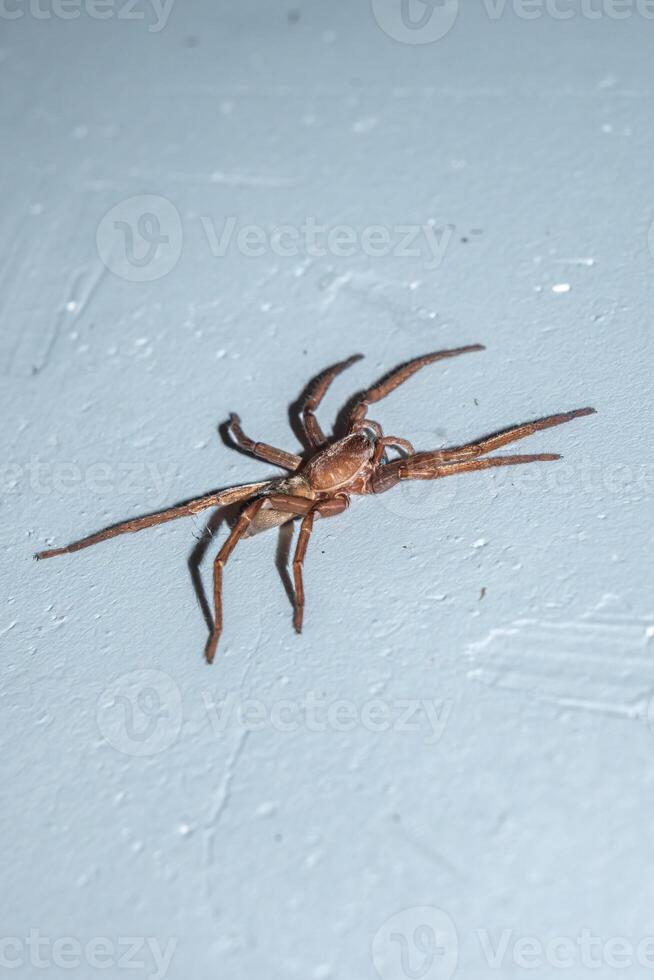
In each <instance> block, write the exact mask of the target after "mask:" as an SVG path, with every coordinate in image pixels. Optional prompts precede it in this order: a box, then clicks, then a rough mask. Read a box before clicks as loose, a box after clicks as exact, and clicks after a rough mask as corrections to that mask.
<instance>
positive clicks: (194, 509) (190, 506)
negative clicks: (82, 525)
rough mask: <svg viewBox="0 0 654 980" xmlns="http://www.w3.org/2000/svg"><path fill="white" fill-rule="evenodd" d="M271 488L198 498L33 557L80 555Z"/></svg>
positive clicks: (252, 487) (234, 489)
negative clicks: (96, 546)
mask: <svg viewBox="0 0 654 980" xmlns="http://www.w3.org/2000/svg"><path fill="white" fill-rule="evenodd" d="M267 486H268V482H266V483H249V484H247V485H245V486H242V487H231V488H230V489H229V490H220V491H218V492H217V493H211V494H208V495H207V496H206V497H196V498H195V499H194V500H188V501H187V502H186V503H184V504H180V505H179V506H177V507H171V508H169V509H168V510H162V511H159V512H158V513H156V514H147V515H146V516H145V517H136V518H134V519H133V520H130V521H123V522H122V523H120V524H113V525H112V526H111V527H108V528H105V529H104V530H103V531H98V533H97V534H91V535H89V536H88V537H87V538H82V539H81V540H80V541H74V542H73V543H72V544H69V545H66V547H65V548H52V549H51V550H49V551H39V552H38V553H37V554H36V555H35V556H34V557H35V558H36V559H37V561H40V560H42V559H43V558H54V557H55V556H56V555H67V554H70V553H71V552H73V551H81V550H82V548H90V547H91V545H94V544H99V543H100V541H107V540H108V539H109V538H115V537H116V536H117V535H119V534H129V533H131V532H133V531H142V530H143V529H144V528H146V527H155V526H156V525H157V524H165V523H166V522H167V521H176V520H177V519H178V518H179V517H189V516H190V515H192V514H199V513H200V512H201V511H203V510H207V509H208V508H209V507H227V506H228V505H229V504H235V503H237V502H238V501H239V500H245V499H246V498H247V497H251V496H252V495H253V494H255V493H257V491H259V490H262V489H263V488H264V487H267Z"/></svg>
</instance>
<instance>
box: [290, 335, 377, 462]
mask: <svg viewBox="0 0 654 980" xmlns="http://www.w3.org/2000/svg"><path fill="white" fill-rule="evenodd" d="M362 357H363V354H353V355H352V357H348V358H347V359H346V360H345V361H339V363H338V364H334V365H333V366H332V367H330V368H327V370H325V371H323V372H322V373H321V374H319V375H318V376H317V377H316V378H314V379H313V381H311V382H310V384H309V387H308V389H307V393H306V395H305V397H304V400H303V402H302V404H301V408H300V411H301V414H302V428H303V430H304V434H305V436H306V438H307V440H308V442H309V444H310V445H311V446H312V447H313V448H314V449H317V448H318V447H319V446H322V445H324V444H325V442H327V437H326V436H325V434H324V432H323V431H322V429H321V428H320V424H319V422H318V419H317V418H316V416H315V411H316V409H317V408H318V406H319V405H320V402H321V401H322V400H323V398H324V397H325V394H326V392H327V389H328V388H329V386H330V384H331V383H332V381H333V380H334V378H335V377H337V375H339V374H340V373H341V372H342V371H345V370H346V369H347V368H349V367H351V366H352V365H353V364H355V363H356V362H357V361H360V360H361V358H362Z"/></svg>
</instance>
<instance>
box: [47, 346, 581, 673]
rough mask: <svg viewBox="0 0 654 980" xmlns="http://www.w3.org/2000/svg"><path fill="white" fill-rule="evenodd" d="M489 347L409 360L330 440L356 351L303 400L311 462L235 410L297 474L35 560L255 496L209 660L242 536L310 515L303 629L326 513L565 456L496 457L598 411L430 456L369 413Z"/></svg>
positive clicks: (361, 399)
mask: <svg viewBox="0 0 654 980" xmlns="http://www.w3.org/2000/svg"><path fill="white" fill-rule="evenodd" d="M481 350H485V348H484V346H483V345H482V344H473V345H470V346H468V347H459V348H456V349H454V350H444V351H437V352H435V353H432V354H425V355H424V356H422V357H417V358H415V359H414V360H411V361H408V362H407V363H406V364H403V365H401V366H400V367H398V368H396V369H395V370H394V371H391V372H390V373H389V374H387V375H385V376H384V377H383V378H382V379H381V380H380V381H378V382H377V384H375V385H373V387H371V388H368V389H367V390H366V391H363V392H362V393H360V394H359V395H358V396H356V397H355V398H354V399H353V400H352V401H351V402H350V403H349V406H346V410H345V421H346V434H345V436H344V437H343V438H339V439H331V440H330V439H328V438H327V437H326V436H325V435H324V433H323V431H322V429H321V428H320V424H319V423H318V420H317V418H316V414H315V413H316V409H317V408H318V406H319V405H320V402H321V401H322V399H323V398H324V396H325V393H326V392H327V389H328V388H329V386H330V385H331V383H332V381H333V380H334V378H336V377H337V375H339V374H340V373H341V372H342V371H344V370H345V369H346V368H349V367H351V365H353V364H354V363H355V362H356V361H359V360H360V359H361V357H362V356H363V355H361V354H355V355H354V356H352V357H348V358H347V360H345V361H340V362H339V363H338V364H334V365H333V366H332V367H330V368H327V370H325V371H324V372H323V373H322V374H319V375H318V376H317V377H316V378H315V379H314V380H313V381H312V382H311V383H310V384H309V386H308V387H307V389H305V394H304V397H303V399H302V401H301V402H300V406H299V409H300V410H299V415H300V417H301V429H302V434H303V435H304V437H305V439H306V441H307V443H308V444H309V446H310V449H311V452H310V454H309V455H308V458H307V459H303V457H302V456H298V455H296V454H295V453H288V452H285V451H284V450H283V449H275V448H274V447H273V446H269V445H267V444H266V443H264V442H254V441H253V440H252V439H249V438H248V436H246V435H245V434H244V432H243V430H242V428H241V421H240V419H239V417H238V415H231V416H230V419H229V423H228V431H229V432H230V434H231V436H232V437H233V439H234V441H235V442H236V444H237V445H238V446H240V448H241V449H243V450H245V451H246V452H247V453H250V454H251V455H252V456H256V457H257V458H258V459H262V460H265V461H266V462H268V463H272V464H274V465H275V466H279V467H281V468H282V469H285V470H287V471H288V473H289V475H288V476H285V477H278V478H276V479H272V480H267V481H265V482H264V483H248V484H246V485H244V486H238V487H232V488H230V489H227V490H219V491H216V492H214V493H210V494H208V495H206V496H202V497H197V498H194V499H193V500H189V501H187V502H186V503H183V504H179V505H178V506H176V507H172V508H170V509H169V510H164V511H161V512H159V513H156V514H149V515H147V516H145V517H139V518H135V519H133V520H128V521H124V522H123V523H120V524H114V525H112V526H111V527H108V528H106V529H105V530H103V531H99V532H98V533H96V534H92V535H90V536H89V537H86V538H82V539H81V540H80V541H75V542H73V543H72V544H69V545H67V547H65V548H54V549H52V550H49V551H41V552H39V553H38V554H37V555H35V558H36V559H37V560H38V559H43V558H53V557H54V556H55V555H64V554H69V553H71V552H74V551H79V550H80V549H82V548H88V547H89V546H90V545H94V544H98V543H99V542H100V541H106V540H107V539H108V538H113V537H116V535H119V534H125V533H127V532H132V531H140V530H142V529H143V528H146V527H154V526H155V525H157V524H163V523H164V522H166V521H172V520H176V519H177V518H178V517H186V516H188V515H191V514H198V513H200V512H201V511H204V510H206V509H208V508H210V507H226V506H228V505H231V504H235V503H240V502H245V501H247V503H245V506H243V508H242V509H241V511H240V514H239V516H238V518H237V519H236V521H235V523H234V525H233V527H232V530H231V532H230V534H229V536H228V538H227V540H226V541H225V543H224V544H223V546H222V548H221V549H220V551H219V552H218V555H217V557H216V559H215V561H214V587H213V594H214V610H215V612H214V621H213V629H212V630H211V632H210V635H209V639H208V641H207V645H206V649H205V656H206V659H207V661H208V663H212V662H213V660H214V657H215V654H216V649H217V647H218V641H219V639H220V634H221V632H222V621H223V613H222V579H223V568H224V566H225V563H226V562H227V560H228V558H229V557H230V555H231V554H232V552H233V551H234V548H235V547H236V545H237V543H238V542H239V541H240V539H241V538H247V537H251V536H252V535H254V534H258V533H259V532H260V531H266V530H268V529H269V528H273V527H280V526H281V525H282V524H286V523H288V522H289V521H293V520H295V519H301V525H300V533H299V536H298V541H297V546H296V549H295V556H294V558H293V581H294V586H295V595H294V614H293V625H294V627H295V629H296V631H297V632H298V633H300V632H301V631H302V620H303V615H304V587H303V582H302V566H303V564H304V559H305V557H306V553H307V546H308V544H309V538H310V536H311V531H312V529H313V524H314V521H315V519H316V518H327V517H336V516H337V515H338V514H341V513H343V511H344V510H345V509H346V508H347V507H348V506H349V504H350V497H351V496H352V495H360V494H368V493H385V492H386V491H387V490H390V489H391V487H394V486H395V485H396V484H397V483H400V482H401V481H403V480H437V479H440V478H441V477H444V476H454V475H455V474H457V473H470V472H472V471H473V470H483V469H489V468H490V467H493V466H514V465H515V464H517V463H535V462H538V461H549V460H557V459H561V457H560V456H559V455H558V454H555V453H537V454H534V455H527V456H525V455H522V456H490V457H489V456H488V455H487V454H488V453H489V452H491V451H492V450H494V449H499V448H500V447H501V446H506V445H507V444H508V443H512V442H515V441H516V440H517V439H523V438H524V437H525V436H529V435H531V434H532V433H534V432H538V431H539V430H540V429H548V428H550V427H551V426H554V425H562V424H563V423H564V422H570V421H571V419H575V418H579V417H580V416H583V415H592V414H593V413H594V412H595V409H594V408H579V409H576V410H575V411H572V412H565V413H564V414H561V415H550V416H548V417H547V418H542V419H538V420H537V421H535V422H526V423H524V424H522V425H516V426H512V427H511V428H509V429H505V430H503V431H502V432H498V433H496V434H495V435H491V436H488V437H486V438H484V439H481V440H479V441H478V442H471V443H466V444H465V445H463V446H458V447H454V448H448V449H432V450H428V451H427V452H416V451H415V449H414V448H413V446H412V445H411V443H410V442H408V441H407V440H406V439H401V438H400V437H399V436H385V435H384V434H383V432H382V429H381V426H380V425H379V423H378V422H373V421H372V420H371V419H369V418H368V417H367V413H368V408H369V406H370V405H372V404H374V403H375V402H378V401H380V400H381V399H382V398H385V397H386V395H388V394H390V392H391V391H394V389H395V388H397V387H399V385H401V384H403V383H404V382H405V381H406V380H407V379H408V378H410V377H411V376H412V375H413V374H415V373H416V371H419V370H420V368H423V367H425V366H426V365H427V364H433V363H434V362H435V361H441V360H444V359H445V358H449V357H457V356H458V355H459V354H467V353H470V352H472V351H481ZM388 449H394V450H396V452H397V453H398V454H399V455H398V456H397V457H394V458H392V459H389V458H388V456H387V450H388Z"/></svg>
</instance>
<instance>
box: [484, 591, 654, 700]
mask: <svg viewBox="0 0 654 980" xmlns="http://www.w3.org/2000/svg"><path fill="white" fill-rule="evenodd" d="M653 619H654V616H639V615H637V614H635V613H634V612H632V611H631V610H630V609H629V608H628V607H627V606H626V605H625V604H624V603H623V602H622V601H621V600H620V599H619V598H618V597H617V596H614V595H607V596H604V597H603V598H602V600H601V601H600V602H599V603H598V605H597V606H596V607H595V608H593V609H591V610H589V611H587V612H586V613H584V614H583V615H582V616H580V617H579V618H578V619H576V620H572V621H565V620H560V621H557V620H540V619H518V620H515V621H514V622H513V623H510V624H509V625H507V626H504V627H499V628H495V629H492V630H491V631H490V633H489V634H488V636H487V637H486V638H485V639H483V640H481V641H479V642H476V643H473V644H471V645H470V647H469V648H468V657H469V658H470V660H471V661H472V662H473V666H472V668H471V669H470V670H469V672H468V677H469V678H470V679H471V680H475V681H478V682H479V683H482V684H485V685H486V686H488V687H496V688H500V689H502V690H505V691H513V692H515V693H520V694H526V695H529V696H530V697H532V698H535V699H536V700H538V701H545V702H549V703H551V704H556V705H558V706H560V707H562V708H570V709H572V710H576V711H590V712H598V713H600V714H606V715H613V716H619V717H623V718H643V717H646V715H647V709H648V703H649V699H650V695H651V692H652V690H653V689H654V644H652V642H651V640H652V637H651V634H650V629H651V623H652V620H653Z"/></svg>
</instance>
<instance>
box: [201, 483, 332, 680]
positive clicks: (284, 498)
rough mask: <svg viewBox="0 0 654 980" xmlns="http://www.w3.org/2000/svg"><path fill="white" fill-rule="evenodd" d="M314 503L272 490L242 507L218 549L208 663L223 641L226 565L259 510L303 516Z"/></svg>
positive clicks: (214, 573) (207, 647)
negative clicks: (221, 639) (224, 569)
mask: <svg viewBox="0 0 654 980" xmlns="http://www.w3.org/2000/svg"><path fill="white" fill-rule="evenodd" d="M314 506H315V501H313V500H309V499H308V498H306V497H293V496H290V495H288V494H275V493H272V494H269V495H268V496H265V497H259V498H258V499H257V500H253V501H252V503H250V504H247V505H246V506H245V508H244V509H243V510H242V512H241V514H240V516H239V518H238V520H237V521H236V524H235V525H234V527H233V528H232V530H231V533H230V535H229V537H228V538H227V540H226V541H225V543H224V545H223V546H222V548H221V549H220V551H219V552H218V554H217V556H216V559H215V561H214V564H213V600H214V625H213V630H212V632H211V635H210V637H209V640H208V642H207V646H206V650H205V656H206V658H207V662H208V663H210V664H211V663H213V660H214V657H215V655H216V649H217V647H218V641H219V640H220V634H221V633H222V629H223V603H222V586H223V568H224V566H225V564H226V562H227V560H228V558H229V556H230V555H231V553H232V552H233V550H234V548H235V547H236V545H237V544H238V542H239V541H240V540H241V538H243V537H245V536H246V534H247V532H248V529H249V527H250V525H251V524H252V521H253V520H254V518H255V517H256V515H257V513H258V512H259V511H260V510H261V509H262V507H270V508H272V509H274V510H277V511H282V512H283V513H287V514H290V515H291V517H303V516H304V515H306V514H308V513H310V511H311V510H312V509H313V508H314Z"/></svg>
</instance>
